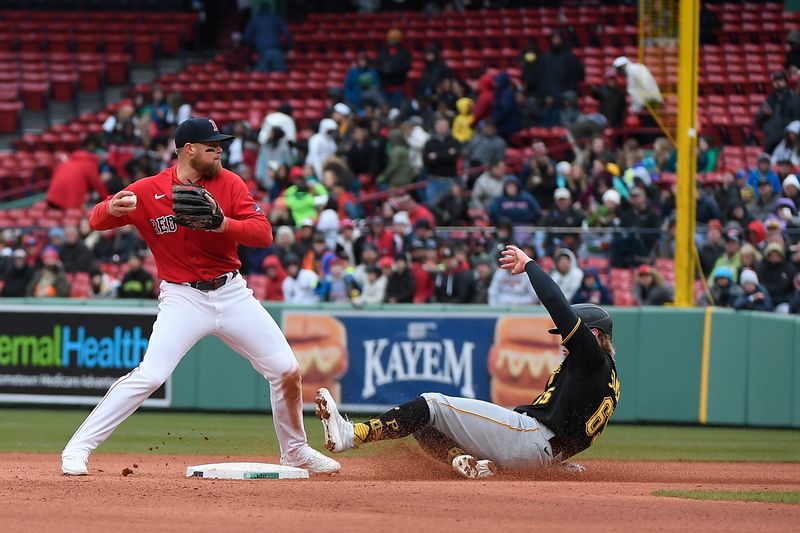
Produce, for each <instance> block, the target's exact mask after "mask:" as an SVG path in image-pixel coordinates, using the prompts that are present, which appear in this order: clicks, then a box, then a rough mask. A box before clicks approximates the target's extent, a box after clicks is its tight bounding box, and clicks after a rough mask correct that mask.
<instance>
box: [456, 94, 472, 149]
mask: <svg viewBox="0 0 800 533" xmlns="http://www.w3.org/2000/svg"><path fill="white" fill-rule="evenodd" d="M474 105H475V102H473V101H472V98H466V97H465V98H459V99H458V100H456V108H457V109H458V115H456V118H454V119H453V137H455V139H456V140H457V141H458V142H460V143H465V142H467V141H469V140H470V139H472V135H473V134H474V133H475V130H473V129H472V120H473V117H472V108H473V106H474Z"/></svg>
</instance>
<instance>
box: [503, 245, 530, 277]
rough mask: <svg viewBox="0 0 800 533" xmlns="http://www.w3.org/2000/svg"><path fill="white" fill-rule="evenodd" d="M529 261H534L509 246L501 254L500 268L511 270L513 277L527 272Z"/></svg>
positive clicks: (514, 247) (517, 249) (512, 246)
mask: <svg viewBox="0 0 800 533" xmlns="http://www.w3.org/2000/svg"><path fill="white" fill-rule="evenodd" d="M528 261H532V259H531V258H530V257H528V254H526V253H525V252H523V251H522V250H520V249H519V248H517V247H516V246H514V245H513V244H509V245H508V246H506V249H505V250H503V251H502V252H501V257H500V268H502V269H504V270H510V271H511V274H512V275H516V274H522V273H523V272H525V265H527V264H528Z"/></svg>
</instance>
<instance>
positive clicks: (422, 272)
mask: <svg viewBox="0 0 800 533" xmlns="http://www.w3.org/2000/svg"><path fill="white" fill-rule="evenodd" d="M432 246H433V249H434V250H436V241H432ZM425 253H426V252H425V243H423V242H422V240H420V239H417V238H414V239H412V240H411V266H410V267H409V268H410V269H411V275H412V276H413V277H414V303H415V304H420V303H427V302H430V301H431V298H432V297H433V291H434V288H435V286H434V284H433V275H432V274H433V273H435V272H436V271H437V270H438V268H439V267H438V265H437V264H435V263H433V262H429V261H428V260H427V258H426V256H425Z"/></svg>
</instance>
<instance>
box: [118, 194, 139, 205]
mask: <svg viewBox="0 0 800 533" xmlns="http://www.w3.org/2000/svg"><path fill="white" fill-rule="evenodd" d="M119 203H120V204H122V205H125V206H129V207H133V206H135V205H136V195H135V194H131V195H130V196H123V197H122V198H120V200H119Z"/></svg>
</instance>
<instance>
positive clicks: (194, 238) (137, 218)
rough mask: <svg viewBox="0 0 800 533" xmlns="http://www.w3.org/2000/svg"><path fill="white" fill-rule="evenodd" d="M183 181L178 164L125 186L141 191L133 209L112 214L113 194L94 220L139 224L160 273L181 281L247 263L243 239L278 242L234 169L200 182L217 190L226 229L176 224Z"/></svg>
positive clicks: (102, 225) (104, 225)
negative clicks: (175, 200)
mask: <svg viewBox="0 0 800 533" xmlns="http://www.w3.org/2000/svg"><path fill="white" fill-rule="evenodd" d="M179 184H181V183H180V182H179V181H178V177H177V167H170V168H167V169H164V170H162V171H161V172H160V173H158V174H156V175H155V176H150V177H147V178H142V179H140V180H138V181H136V182H134V183H132V184H131V185H129V186H128V187H126V188H125V190H126V191H131V192H133V193H134V194H136V209H135V210H134V211H133V212H131V213H129V214H127V215H123V216H121V217H115V216H112V215H111V214H109V212H108V202H109V201H111V198H112V197H111V196H109V197H108V198H106V199H105V200H103V201H102V202H100V203H99V204H97V205H96V206H95V207H94V209H93V210H92V216H91V218H90V219H89V223H90V224H91V226H92V229H95V230H106V229H112V228H116V227H120V226H126V225H128V224H133V225H134V226H136V229H138V230H139V234H140V235H141V236H142V238H143V239H144V240H145V242H146V243H147V245H148V246H149V247H150V250H152V251H153V257H154V258H155V260H156V266H157V267H158V277H159V278H161V279H163V280H166V281H175V282H180V283H183V282H191V281H200V280H211V279H214V278H217V277H219V276H221V275H223V274H225V273H227V272H232V271H233V270H236V269H238V268H239V267H241V266H242V264H241V262H240V261H239V257H238V254H237V246H238V244H239V243H241V244H244V245H245V246H253V247H266V246H269V245H270V244H271V243H272V226H271V225H270V223H269V221H268V220H267V219H266V217H265V216H264V214H263V213H262V212H261V209H260V208H258V207H257V205H256V203H255V201H254V200H253V197H252V196H250V192H249V191H248V190H247V187H245V185H244V182H243V181H242V179H241V178H240V177H239V176H237V175H236V174H234V173H233V172H231V171H229V170H226V169H222V171H221V172H220V173H219V174H218V175H217V176H215V177H213V178H203V179H201V180H199V181H198V182H197V184H198V185H202V186H203V187H205V188H206V190H208V192H209V193H211V196H213V197H214V199H215V200H216V201H217V203H218V204H219V206H220V208H222V212H223V213H224V214H225V216H226V217H227V218H228V221H227V227H226V228H225V231H224V232H223V233H217V232H213V231H202V230H193V229H190V228H187V227H185V226H179V225H177V224H176V223H175V218H174V217H175V213H174V212H173V211H172V186H173V185H179Z"/></svg>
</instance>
